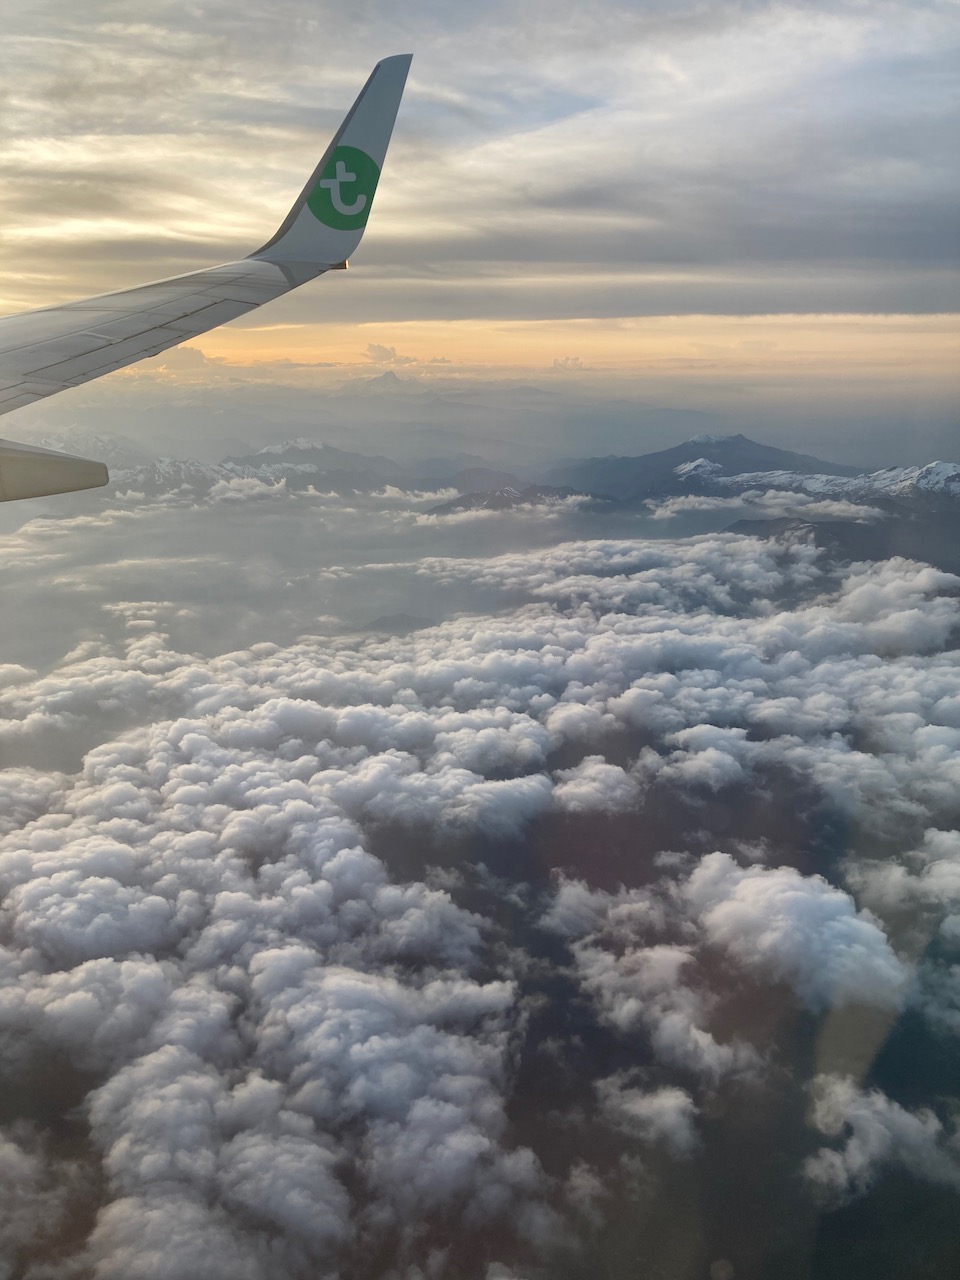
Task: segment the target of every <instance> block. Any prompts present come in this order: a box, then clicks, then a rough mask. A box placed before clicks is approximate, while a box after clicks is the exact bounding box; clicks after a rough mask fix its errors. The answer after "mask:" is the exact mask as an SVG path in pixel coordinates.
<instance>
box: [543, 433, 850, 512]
mask: <svg viewBox="0 0 960 1280" xmlns="http://www.w3.org/2000/svg"><path fill="white" fill-rule="evenodd" d="M697 462H704V463H709V464H713V465H714V467H719V468H720V473H721V474H724V475H739V474H742V473H744V472H752V471H791V472H794V473H798V474H801V475H832V476H853V475H860V474H861V470H860V469H859V468H857V467H846V466H842V465H840V464H839V463H834V462H824V461H823V460H822V459H821V458H814V457H812V456H811V455H809V454H804V453H794V452H792V451H791V450H789V449H778V448H776V447H775V446H774V445H769V444H761V443H760V442H759V441H757V440H751V439H749V437H747V436H745V435H742V434H738V435H733V436H715V435H697V436H693V437H692V438H691V439H689V440H684V441H683V443H682V444H677V445H673V446H672V447H671V448H669V449H659V450H657V451H656V452H655V453H644V454H641V455H640V456H639V457H628V458H625V457H616V456H611V457H606V458H583V459H579V460H574V461H572V462H568V463H565V464H564V465H563V466H562V467H557V468H555V469H554V470H552V471H551V472H550V473H549V474H548V475H547V477H546V478H547V480H548V481H549V482H550V483H551V484H558V485H570V486H572V487H573V488H579V489H580V490H581V491H582V490H587V491H589V492H591V493H595V494H602V495H605V496H609V497H612V498H640V497H647V496H655V495H657V494H668V493H671V492H673V491H677V492H680V491H681V490H682V491H685V492H686V491H689V487H690V477H689V476H686V475H684V474H683V473H679V474H678V472H677V468H678V467H684V468H687V469H689V468H688V464H690V463H697Z"/></svg>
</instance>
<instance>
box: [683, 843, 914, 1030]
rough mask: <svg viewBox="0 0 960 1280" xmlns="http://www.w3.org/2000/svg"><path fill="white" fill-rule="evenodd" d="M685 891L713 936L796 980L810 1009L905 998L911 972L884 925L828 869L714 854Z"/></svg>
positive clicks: (768, 971)
mask: <svg viewBox="0 0 960 1280" xmlns="http://www.w3.org/2000/svg"><path fill="white" fill-rule="evenodd" d="M682 893H683V896H684V899H685V900H686V902H687V903H688V904H689V907H690V909H691V912H692V914H693V916H694V918H695V919H696V920H697V921H698V923H699V924H700V926H701V927H702V928H703V930H704V933H705V936H706V938H707V940H708V941H710V942H711V943H714V944H716V945H719V946H722V947H724V948H725V949H726V950H727V951H728V952H729V953H731V954H732V955H733V956H735V957H736V959H737V961H738V962H739V963H740V964H742V965H743V966H744V968H746V969H748V970H752V971H754V972H757V973H760V974H763V975H766V976H768V977H771V978H773V979H775V980H781V981H784V982H786V983H788V984H789V985H790V986H792V987H793V988H794V990H795V991H796V993H797V995H798V996H799V998H800V999H801V1000H802V1001H803V1002H804V1003H805V1004H806V1005H808V1006H809V1007H810V1008H812V1009H823V1008H829V1007H830V1006H832V1005H838V1004H844V1003H845V1002H859V1003H865V1004H878V1005H880V1006H888V1007H892V1008H894V1009H895V1008H897V1007H898V1006H899V1004H900V1003H901V1000H902V998H903V994H904V988H905V986H906V982H907V977H908V974H907V972H906V970H905V969H904V966H903V965H902V964H901V963H900V961H899V960H898V959H897V957H896V955H895V954H894V952H893V950H892V948H891V947H890V944H889V942H888V941H887V938H886V935H885V934H884V932H883V930H882V929H881V928H880V927H879V925H878V924H877V922H876V921H875V920H874V919H872V918H871V917H870V916H869V915H867V914H866V913H864V912H858V911H857V909H856V905H855V904H854V902H853V899H852V898H851V897H850V896H849V894H846V893H844V892H843V891H842V890H840V889H836V888H835V887H834V886H833V885H830V884H828V883H827V881H826V880H824V879H822V878H821V877H820V876H802V875H800V874H799V872H797V871H795V870H794V869H793V868H792V867H776V868H774V867H763V866H753V867H747V868H746V869H742V868H740V867H738V866H737V864H736V863H735V862H734V861H733V859H732V858H731V857H730V856H729V855H727V854H723V853H713V854H709V855H708V856H707V857H705V858H704V859H703V860H702V861H701V862H700V864H699V866H698V867H697V868H696V869H695V870H694V872H693V874H692V875H691V876H690V878H689V880H688V881H687V882H686V884H685V885H683V887H682Z"/></svg>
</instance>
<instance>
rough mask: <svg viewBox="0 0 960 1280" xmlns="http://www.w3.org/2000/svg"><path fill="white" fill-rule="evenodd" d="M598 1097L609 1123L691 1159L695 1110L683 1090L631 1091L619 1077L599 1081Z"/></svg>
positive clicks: (694, 1138) (694, 1145)
mask: <svg viewBox="0 0 960 1280" xmlns="http://www.w3.org/2000/svg"><path fill="white" fill-rule="evenodd" d="M599 1090H600V1096H601V1100H602V1103H603V1107H604V1110H605V1111H606V1112H607V1114H608V1116H609V1117H610V1121H611V1123H614V1124H616V1125H617V1126H619V1127H621V1128H623V1129H624V1130H626V1131H627V1132H628V1133H635V1134H637V1135H638V1136H639V1137H641V1138H643V1139H645V1140H646V1141H651V1142H654V1141H658V1140H659V1141H663V1142H665V1143H666V1144H667V1146H668V1147H669V1148H670V1149H671V1150H672V1151H673V1152H674V1153H675V1154H677V1155H681V1156H683V1155H690V1154H691V1153H692V1152H693V1151H694V1150H695V1149H696V1147H697V1146H698V1144H699V1139H698V1137H697V1132H696V1128H695V1125H694V1120H695V1118H696V1114H697V1107H696V1104H695V1103H694V1101H693V1098H691V1096H690V1094H689V1093H687V1092H686V1091H685V1090H683V1089H677V1088H669V1087H667V1088H662V1089H655V1090H652V1091H649V1092H647V1091H644V1090H643V1089H637V1088H631V1087H630V1086H629V1085H628V1084H627V1083H626V1082H625V1081H624V1079H623V1078H622V1077H617V1076H612V1077H610V1078H609V1079H608V1080H604V1081H601V1083H600V1086H599Z"/></svg>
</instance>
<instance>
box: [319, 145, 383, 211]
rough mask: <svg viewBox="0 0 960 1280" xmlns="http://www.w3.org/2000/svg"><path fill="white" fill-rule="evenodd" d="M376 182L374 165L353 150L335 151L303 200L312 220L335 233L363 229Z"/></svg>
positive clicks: (338, 148)
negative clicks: (332, 229)
mask: <svg viewBox="0 0 960 1280" xmlns="http://www.w3.org/2000/svg"><path fill="white" fill-rule="evenodd" d="M379 180H380V170H379V168H378V167H377V162H376V161H375V160H371V159H370V157H369V156H368V155H367V153H366V152H365V151H359V150H358V149H357V148H356V147H337V149H336V151H334V153H333V155H332V156H331V157H330V159H329V160H328V161H327V163H326V164H325V165H324V168H323V172H322V173H321V174H320V177H319V178H318V179H317V182H316V185H315V186H314V188H313V190H312V191H311V192H310V194H309V196H308V197H307V208H308V209H309V210H310V212H311V213H312V214H313V216H314V217H315V218H317V219H319V221H320V222H323V223H325V224H326V226H328V227H336V229H337V230H338V231H356V230H357V229H358V228H359V227H363V226H365V225H366V222H367V218H368V216H369V214H370V206H371V205H372V204H373V193H374V192H375V191H376V189H377V182H378V181H379Z"/></svg>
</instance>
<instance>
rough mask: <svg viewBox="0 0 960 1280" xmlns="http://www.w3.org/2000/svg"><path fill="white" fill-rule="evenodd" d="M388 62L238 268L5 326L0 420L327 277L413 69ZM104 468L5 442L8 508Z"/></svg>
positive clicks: (1, 485)
mask: <svg viewBox="0 0 960 1280" xmlns="http://www.w3.org/2000/svg"><path fill="white" fill-rule="evenodd" d="M410 61H411V58H410V55H408V54H399V55H397V56H396V57H392V58H385V59H384V60H383V61H382V62H378V63H377V65H376V66H375V67H374V69H373V71H372V73H371V75H370V78H369V79H368V80H367V83H366V84H365V85H364V86H363V88H362V89H361V91H360V94H359V96H358V98H357V100H356V102H355V103H354V104H353V106H352V107H351V108H350V110H349V112H348V113H347V115H346V117H345V118H344V121H343V123H342V124H341V126H340V128H339V129H338V130H337V133H336V134H335V136H334V138H333V141H332V142H331V143H330V146H329V147H328V148H327V150H326V151H325V152H324V154H323V157H322V159H321V160H320V163H319V164H318V165H317V167H316V169H315V170H314V172H313V173H312V174H311V176H310V180H309V181H308V182H307V185H306V186H305V187H304V189H303V191H302V192H301V193H300V195H299V197H298V198H297V200H296V202H295V203H294V205H293V208H292V209H291V210H290V212H289V214H288V215H287V217H286V218H285V219H284V221H283V223H282V224H281V226H280V228H279V230H278V231H277V233H276V235H274V236H273V237H272V238H271V239H270V240H268V241H267V243H266V244H265V245H263V246H262V247H261V248H260V249H258V250H257V251H256V252H255V253H252V254H251V255H250V256H249V257H248V258H243V259H241V260H240V261H239V262H228V263H225V264H223V265H222V266H219V267H212V268H210V269H209V270H205V271H191V272H190V273H189V274H187V275H182V276H174V277H172V278H171V279H169V280H159V281H157V282H156V283H154V284H147V285H142V286H141V287H139V288H137V289H124V290H121V291H120V292H118V293H107V294H103V295H102V296H100V297H95V298H84V299H82V300H81V301H79V302H69V303H66V304H65V305H63V306H58V307H46V308H44V309H43V310H41V311H28V312H25V313H24V314H22V315H18V316H7V317H5V318H0V414H3V413H9V412H11V410H13V409H19V408H20V407H21V406H22V405H25V404H32V403H33V402H34V401H36V400H42V399H43V398H44V397H45V396H52V395H55V394H56V393H57V392H58V391H66V390H67V389H68V388H69V387H77V386H80V385H81V384H82V383H84V382H90V381H91V380H92V379H93V378H99V377H102V375H103V374H105V373H111V372H112V371H113V370H114V369H122V368H124V366H126V365H128V364H133V363H135V362H136V361H137V360H142V359H144V358H145V357H146V356H153V355H157V354H159V353H160V352H161V351H166V350H167V348H168V347H175V346H177V345H178V343H181V342H185V341H186V340H187V339H188V338H193V337H196V335H197V334H199V333H206V332H207V331H208V330H210V329H216V328H217V327H218V326H220V325H222V324H226V323H227V322H228V321H229V320H236V319H237V318H238V317H239V316H242V315H245V314H246V313H247V312H248V311H252V310H253V309H254V308H255V307H260V306H262V305H263V304H264V303H265V302H270V301H271V300H272V299H273V298H278V297H280V295H281V294H284V293H288V292H289V291H290V290H291V289H296V288H297V287H298V286H299V285H301V284H305V283H306V282H307V281H308V280H313V279H316V277H317V276H320V275H322V274H323V273H324V272H325V271H330V270H335V269H337V268H339V267H345V266H346V260H347V258H348V257H349V256H350V254H352V253H353V251H354V250H355V249H356V247H357V245H358V244H359V243H360V239H361V237H362V236H363V232H364V228H365V226H366V223H367V218H368V216H369V214H370V208H371V206H372V204H373V197H374V193H375V191H376V188H377V182H378V180H379V177H380V170H381V169H382V167H383V160H384V156H385V155H386V151H387V146H388V144H389V142H390V135H391V133H392V132H393V125H394V121H395V120H396V116H397V111H398V109H399V106H400V98H401V95H402V94H403V88H404V84H405V83H406V78H407V72H408V70H409V68H410ZM108 478H109V477H108V475H107V469H106V467H105V466H103V464H102V463H99V462H91V461H89V460H88V459H86V458H73V457H70V456H69V455H67V454H61V453H54V452H53V451H52V450H49V449H37V448H33V447H31V446H28V445H21V444H16V443H14V442H12V441H9V440H0V502H6V501H10V500H12V499H15V498H35V497H41V496H44V495H47V494H53V493H69V492H71V491H72V490H75V489H92V488H96V487H97V486H98V485H103V484H106V483H107V480H108Z"/></svg>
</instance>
